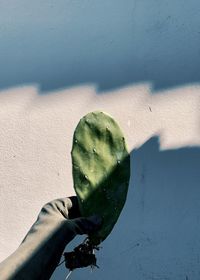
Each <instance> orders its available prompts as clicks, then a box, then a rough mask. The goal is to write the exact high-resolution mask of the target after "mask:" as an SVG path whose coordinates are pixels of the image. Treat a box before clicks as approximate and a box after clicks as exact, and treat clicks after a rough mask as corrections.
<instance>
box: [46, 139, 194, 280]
mask: <svg viewBox="0 0 200 280" xmlns="http://www.w3.org/2000/svg"><path fill="white" fill-rule="evenodd" d="M199 166H200V148H196V147H187V148H181V149H176V150H163V151H160V148H159V142H158V138H157V137H154V138H151V139H150V140H148V141H147V142H146V143H145V144H144V145H142V146H141V147H140V148H138V149H137V150H134V151H132V152H131V181H130V185H129V191H128V196H127V201H126V204H125V207H124V209H123V211H122V214H121V215H120V218H119V220H118V222H117V224H116V225H115V227H114V229H113V231H112V233H111V234H110V235H109V237H108V238H107V239H106V240H105V241H104V242H103V244H102V246H103V249H101V250H100V253H99V254H100V255H99V257H98V264H99V266H100V269H97V270H95V271H94V273H92V274H91V273H89V271H88V269H82V270H77V271H75V272H74V277H76V279H95V280H100V279H105V275H106V279H111V278H113V279H122V278H123V279H129V278H130V275H131V276H134V279H135V280H141V279H142V280H149V279H174V280H180V279H187V278H186V276H187V277H189V278H188V279H190V278H191V279H198V275H199V274H198V273H199V263H198V258H199V251H200V240H199V231H200V223H199V221H200V214H199V213H200V187H199V182H200V172H199ZM65 275H66V270H65V268H64V267H62V268H60V269H59V270H57V271H56V272H55V273H54V275H53V276H52V278H51V279H52V280H53V279H57V278H56V277H64V276H65Z"/></svg>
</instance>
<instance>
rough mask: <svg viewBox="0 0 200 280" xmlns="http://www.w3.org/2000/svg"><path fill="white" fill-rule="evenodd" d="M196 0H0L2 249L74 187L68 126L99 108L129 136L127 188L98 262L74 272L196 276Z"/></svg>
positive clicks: (199, 15) (199, 95)
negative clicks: (49, 203)
mask: <svg viewBox="0 0 200 280" xmlns="http://www.w3.org/2000/svg"><path fill="white" fill-rule="evenodd" d="M161 2H162V3H161ZM199 7H200V5H199V3H198V1H195V0H192V1H190V2H188V3H182V4H181V5H180V1H178V0H177V1H173V2H172V1H171V2H169V1H160V2H159V1H156V0H151V1H149V0H148V1H147V0H146V1H126V2H124V1H100V2H99V1H58V2H57V1H43V2H42V3H41V1H34V2H31V3H27V1H22V0H21V1H18V0H17V1H15V2H14V1H8V0H7V1H1V3H0V41H1V44H0V60H1V65H0V67H1V75H0V135H1V137H0V155H1V157H0V247H1V250H0V260H3V259H4V258H5V257H6V256H8V255H9V254H10V253H11V252H13V250H15V248H16V247H17V246H18V245H19V243H20V241H21V240H22V238H23V237H24V235H25V233H26V232H27V230H28V229H29V227H30V225H31V224H32V223H33V222H34V220H35V218H36V216H37V214H38V212H39V210H40V208H41V206H42V205H43V204H44V203H46V202H47V201H49V200H51V199H54V198H57V197H62V196H69V195H71V194H74V190H73V182H72V174H71V158H70V151H71V144H72V136H73V131H74V129H75V126H76V125H77V123H78V121H79V119H80V118H81V117H82V116H83V115H84V114H86V113H87V112H89V111H92V110H96V109H100V110H103V111H106V112H108V113H109V114H111V115H112V116H113V117H114V118H115V119H116V120H117V121H118V122H119V124H120V125H121V127H122V129H123V131H124V134H125V136H126V138H127V141H128V145H129V149H130V152H131V164H132V176H131V182H130V189H129V194H128V199H127V203H126V206H125V208H124V210H123V213H122V215H121V216H120V220H119V222H118V223H117V225H116V227H115V228H114V230H113V232H112V234H111V235H110V236H109V238H108V239H107V240H106V241H105V242H104V244H103V249H102V250H101V251H100V253H99V254H98V260H99V265H100V267H101V269H100V270H96V271H95V272H94V273H92V274H90V273H89V272H88V270H87V269H86V270H79V271H75V272H74V275H72V276H71V277H72V279H75V278H76V279H110V278H111V277H113V279H122V278H124V279H130V277H134V279H136V280H141V279H144V280H145V279H155V280H158V279H174V280H181V279H193V280H196V279H199V276H200V268H199V260H200V255H199V252H200V240H199V234H198V233H199V231H200V214H199V209H200V188H199V181H200V173H199V166H200V149H199V146H200V125H199V115H200V110H199V108H200V84H199V80H200V79H199V70H200V69H199V67H200V66H199V65H200V64H199V45H200V36H199V30H198V26H199V23H200V12H199ZM65 275H66V272H65V270H64V268H63V267H60V268H58V269H57V271H56V272H55V273H54V276H53V277H52V279H64V276H65ZM128 275H129V276H128Z"/></svg>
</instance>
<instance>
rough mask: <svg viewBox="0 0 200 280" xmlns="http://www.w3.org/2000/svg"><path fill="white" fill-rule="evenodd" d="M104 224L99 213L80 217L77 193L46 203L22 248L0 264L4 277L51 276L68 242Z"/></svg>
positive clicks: (46, 277) (42, 277) (43, 279)
mask: <svg viewBox="0 0 200 280" xmlns="http://www.w3.org/2000/svg"><path fill="white" fill-rule="evenodd" d="M100 224H101V219H100V218H99V217H97V216H95V215H94V216H92V217H88V218H85V217H80V212H79V207H78V201H77V198H76V197H69V198H60V199H55V200H53V201H51V202H49V203H47V204H45V205H44V206H43V207H42V209H41V211H40V213H39V215H38V218H37V220H36V222H35V223H34V224H33V225H32V227H31V229H30V230H29V232H28V233H27V235H26V236H25V238H24V239H23V241H22V243H21V245H20V246H19V248H18V249H17V250H16V251H15V252H14V253H13V254H12V255H11V256H9V257H8V258H7V259H6V260H5V261H4V262H2V263H1V265H0V275H1V279H2V280H8V279H10V280H13V279H15V280H18V279H20V280H23V279H30V280H35V279H41V280H46V279H49V278H50V277H51V275H52V273H53V271H54V270H55V268H56V266H57V265H58V263H59V260H60V258H61V256H62V253H63V251H64V248H65V246H66V245H67V244H68V243H69V242H70V241H71V240H72V239H73V238H74V237H75V236H76V235H77V234H90V233H92V232H94V231H96V230H97V229H98V228H99V227H100Z"/></svg>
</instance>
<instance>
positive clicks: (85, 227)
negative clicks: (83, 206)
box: [71, 215, 102, 234]
mask: <svg viewBox="0 0 200 280" xmlns="http://www.w3.org/2000/svg"><path fill="white" fill-rule="evenodd" d="M71 221H72V222H73V223H75V225H76V226H75V228H76V233H77V234H91V233H94V232H95V231H97V230H98V229H99V228H100V227H101V223H102V219H101V218H100V217H99V216H97V215H93V216H91V217H88V218H84V217H80V218H76V219H73V220H71Z"/></svg>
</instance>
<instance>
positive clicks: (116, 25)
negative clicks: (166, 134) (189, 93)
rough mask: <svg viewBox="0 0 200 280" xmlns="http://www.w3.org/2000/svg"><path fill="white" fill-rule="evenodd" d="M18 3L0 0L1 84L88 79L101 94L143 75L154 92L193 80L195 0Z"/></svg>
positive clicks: (53, 85) (54, 85)
mask: <svg viewBox="0 0 200 280" xmlns="http://www.w3.org/2000/svg"><path fill="white" fill-rule="evenodd" d="M20 3H21V4H20V5H19V3H18V4H17V3H16V4H12V5H8V4H7V1H2V3H1V10H0V26H1V34H0V36H1V45H0V61H1V75H0V88H1V89H4V88H8V87H13V86H17V85H21V84H39V85H40V86H41V90H42V94H45V93H47V92H48V91H52V90H54V89H60V88H66V87H71V86H74V85H77V84H91V83H92V84H96V85H97V86H98V91H99V93H100V92H102V91H106V90H110V89H116V88H119V87H123V86H124V85H130V84H133V83H137V82H144V81H145V82H146V81H147V82H148V81H150V82H152V84H153V86H154V88H155V91H156V90H159V89H165V88H170V87H176V86H179V85H184V84H191V83H195V82H199V81H200V74H199V73H200V63H199V62H200V61H199V60H200V57H199V45H200V36H199V23H200V12H199V11H200V9H199V1H198V0H191V1H190V2H187V3H184V4H182V5H180V1H179V0H174V1H171V2H170V1H168V3H164V2H162V1H160V2H159V3H158V1H156V0H151V1H149V0H145V1H136V0H135V1H131V0H128V1H126V4H124V2H122V1H119V0H118V1H114V0H112V1H109V3H108V1H105V0H104V1H101V2H98V1H95V2H93V3H91V1H85V2H84V3H82V2H81V1H61V2H59V4H58V3H56V2H54V1H53V2H51V4H50V3H49V4H46V3H41V1H39V0H37V1H34V2H32V3H29V4H27V3H26V1H22V2H20Z"/></svg>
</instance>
